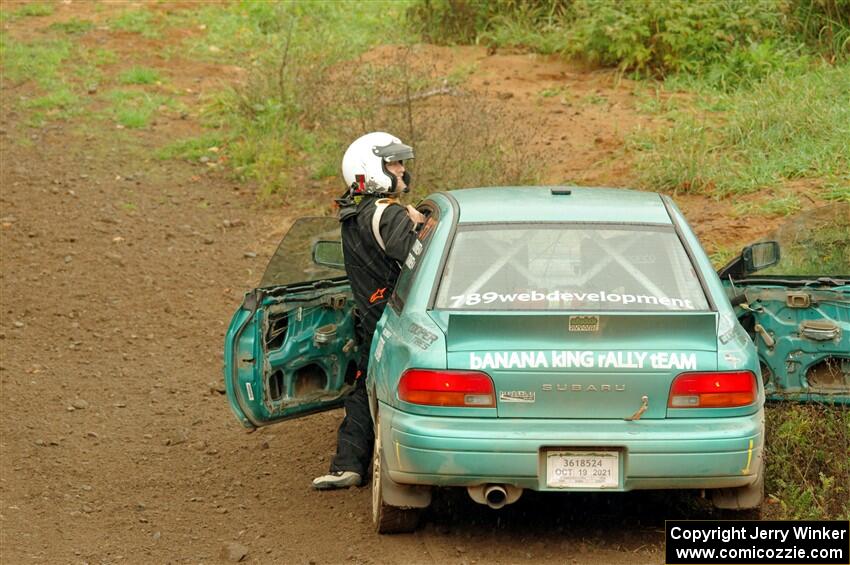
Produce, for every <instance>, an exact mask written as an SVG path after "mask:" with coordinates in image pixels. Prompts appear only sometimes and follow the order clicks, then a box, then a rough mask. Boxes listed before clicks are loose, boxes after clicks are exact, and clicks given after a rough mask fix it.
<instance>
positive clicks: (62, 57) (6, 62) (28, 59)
mask: <svg viewBox="0 0 850 565" xmlns="http://www.w3.org/2000/svg"><path fill="white" fill-rule="evenodd" d="M71 48H72V45H71V43H70V42H69V41H67V40H64V39H59V40H48V41H37V42H35V41H34V42H32V43H24V42H21V41H15V40H14V39H11V38H8V37H6V35H5V34H2V36H0V60H2V62H3V78H4V79H7V80H12V81H16V82H18V81H20V82H25V81H28V80H35V81H36V83H38V85H39V86H41V87H42V88H45V89H47V88H51V87H52V86H54V85H55V84H56V83H57V81H59V79H60V73H59V71H60V69H61V68H62V67H63V65H64V63H65V61H66V60H67V59H68V57H69V56H70V54H71Z"/></svg>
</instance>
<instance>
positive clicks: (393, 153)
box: [372, 143, 413, 163]
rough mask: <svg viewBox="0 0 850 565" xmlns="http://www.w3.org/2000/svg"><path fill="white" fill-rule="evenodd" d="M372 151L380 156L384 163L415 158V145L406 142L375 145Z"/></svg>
mask: <svg viewBox="0 0 850 565" xmlns="http://www.w3.org/2000/svg"><path fill="white" fill-rule="evenodd" d="M372 152H373V153H375V155H377V156H378V157H380V158H381V160H382V161H383V162H384V163H392V162H395V161H407V160H408V159H413V147H411V146H409V145H405V144H404V143H390V144H389V145H384V146H380V147H373V148H372Z"/></svg>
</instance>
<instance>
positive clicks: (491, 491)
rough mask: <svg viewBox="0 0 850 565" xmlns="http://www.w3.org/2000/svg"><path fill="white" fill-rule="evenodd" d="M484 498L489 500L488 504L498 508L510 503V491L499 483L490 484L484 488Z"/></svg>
mask: <svg viewBox="0 0 850 565" xmlns="http://www.w3.org/2000/svg"><path fill="white" fill-rule="evenodd" d="M484 500H486V501H487V506H489V507H490V508H492V509H493V510H498V509H499V508H501V507H502V506H504V505H505V504H507V503H508V502H507V501H508V491H506V490H505V489H504V488H502V487H500V486H499V485H490V486H489V487H487V488H486V489H484Z"/></svg>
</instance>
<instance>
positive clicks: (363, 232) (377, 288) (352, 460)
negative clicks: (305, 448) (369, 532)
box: [330, 196, 416, 477]
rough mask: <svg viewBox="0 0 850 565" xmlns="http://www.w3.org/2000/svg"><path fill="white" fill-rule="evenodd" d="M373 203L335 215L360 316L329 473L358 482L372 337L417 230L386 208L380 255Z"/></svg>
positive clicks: (365, 461)
mask: <svg viewBox="0 0 850 565" xmlns="http://www.w3.org/2000/svg"><path fill="white" fill-rule="evenodd" d="M378 199H379V198H378V197H377V196H364V197H362V200H361V201H360V203H359V204H356V205H355V204H351V205H349V206H345V207H343V208H342V209H341V210H340V222H341V223H342V250H343V256H344V258H345V271H346V274H347V275H348V280H349V282H350V283H351V290H352V292H353V294H354V302H355V304H356V305H357V309H358V311H359V313H360V321H361V323H360V324H359V332H360V335H359V336H358V342H359V347H360V349H359V352H360V359H359V362H358V369H359V371H358V377H357V381H356V383H355V387H354V390H352V391H351V392H350V393H349V394H348V396H346V397H345V401H344V406H345V418H344V419H343V421H342V424H340V426H339V432H338V436H337V445H336V455H335V456H334V458H333V461H331V469H330V470H331V472H335V471H354V472H356V473H359V474H360V476H361V477H365V476H366V471H367V470H368V468H369V463H370V461H371V459H372V448H373V444H374V441H375V436H374V430H373V429H372V418H371V416H370V414H369V400H368V396H367V393H366V387H365V384H364V383H365V380H366V367H367V365H368V361H369V349H370V348H371V345H372V336H373V335H374V333H375V326H376V325H377V323H378V320H379V319H380V318H381V315H382V314H383V313H384V308H385V307H386V305H387V301H388V300H389V298H390V295H391V294H392V292H393V289H394V288H395V284H396V281H397V280H398V275H399V273H400V272H401V264H402V263H403V262H404V260H405V259H406V258H407V254H408V252H409V251H410V247H411V246H412V245H413V242H414V241H415V240H416V233H415V231H414V229H415V227H416V226H415V224H414V223H413V221H412V220H411V219H410V217H409V216H408V214H407V210H406V209H405V208H404V207H403V206H401V205H400V204H390V205H389V206H387V207H386V208H385V209H384V212H383V214H382V216H381V220H380V224H379V225H380V228H379V229H380V234H381V237H382V238H383V240H384V244H385V247H386V250H383V249H381V247H380V246H379V245H378V242H377V240H376V239H375V236H374V234H373V232H372V218H373V216H374V215H375V211H376V207H375V204H376V202H377V201H378Z"/></svg>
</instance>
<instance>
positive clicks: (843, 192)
mask: <svg viewBox="0 0 850 565" xmlns="http://www.w3.org/2000/svg"><path fill="white" fill-rule="evenodd" d="M823 197H824V198H825V199H826V200H833V201H837V202H850V175H847V176H846V177H844V178H840V179H838V180H836V181H834V182H832V183H828V184H827V186H825V187H824V192H823Z"/></svg>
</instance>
